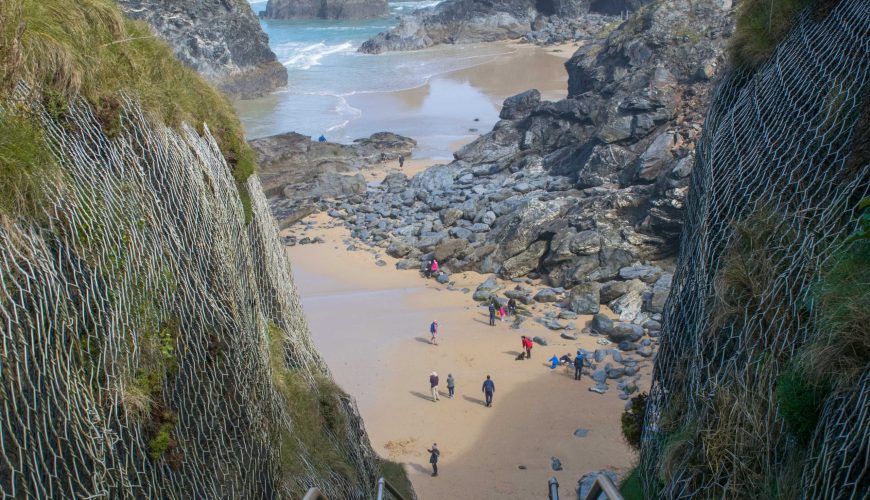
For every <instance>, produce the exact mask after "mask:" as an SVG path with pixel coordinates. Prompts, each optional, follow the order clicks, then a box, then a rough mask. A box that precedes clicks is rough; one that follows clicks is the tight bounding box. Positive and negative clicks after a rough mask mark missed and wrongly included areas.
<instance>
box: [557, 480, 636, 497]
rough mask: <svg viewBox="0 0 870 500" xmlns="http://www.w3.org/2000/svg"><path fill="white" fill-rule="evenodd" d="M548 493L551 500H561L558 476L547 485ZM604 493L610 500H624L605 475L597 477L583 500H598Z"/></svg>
mask: <svg viewBox="0 0 870 500" xmlns="http://www.w3.org/2000/svg"><path fill="white" fill-rule="evenodd" d="M547 493H548V498H549V499H550V500H559V481H558V480H557V479H556V476H553V477H551V478H550V481H549V482H548V484H547ZM602 493H604V495H605V496H606V497H607V498H608V499H609V500H624V499H623V498H622V495H621V494H620V493H619V489H618V488H617V487H616V485H615V484H613V481H611V480H610V478H609V477H607V476H605V475H604V474H598V475H597V476H596V477H595V482H594V483H592V489H590V490H589V493H587V494H586V497H585V498H583V500H597V499H598V496H599V495H601V494H602Z"/></svg>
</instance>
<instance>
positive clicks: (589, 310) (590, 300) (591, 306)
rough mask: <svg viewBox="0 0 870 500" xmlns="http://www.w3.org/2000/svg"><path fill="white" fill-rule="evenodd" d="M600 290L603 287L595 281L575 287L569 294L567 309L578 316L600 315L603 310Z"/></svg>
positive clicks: (566, 303)
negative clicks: (601, 309)
mask: <svg viewBox="0 0 870 500" xmlns="http://www.w3.org/2000/svg"><path fill="white" fill-rule="evenodd" d="M600 289H601V285H599V284H598V283H595V282H594V281H593V282H588V283H581V284H579V285H577V286H575V287H574V288H572V289H571V291H570V293H569V294H568V300H567V301H566V302H565V307H567V308H568V309H569V310H570V311H573V312H575V313H577V314H598V311H599V309H600V308H601V299H600V297H599V291H600Z"/></svg>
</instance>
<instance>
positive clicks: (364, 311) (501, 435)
mask: <svg viewBox="0 0 870 500" xmlns="http://www.w3.org/2000/svg"><path fill="white" fill-rule="evenodd" d="M406 168H408V167H407V165H406ZM309 220H314V221H316V223H317V226H316V227H315V228H314V229H311V230H308V231H307V232H306V233H305V234H306V235H307V236H311V237H314V236H322V237H324V238H325V239H326V243H325V244H317V245H305V246H296V247H292V248H289V249H288V250H287V253H288V255H289V257H290V260H291V264H292V265H293V269H294V275H295V281H296V285H297V287H298V289H299V292H300V294H301V296H302V303H303V307H304V310H305V314H306V317H307V319H308V322H309V324H310V325H311V331H312V335H313V338H314V341H315V343H316V345H317V347H318V349H319V350H320V352H321V353H322V354H323V356H324V357H325V358H326V361H327V363H328V365H329V366H330V368H331V369H332V371H333V374H334V375H335V379H336V380H337V382H338V383H339V384H340V385H341V386H342V387H343V388H344V389H345V390H346V391H347V392H348V393H349V394H351V395H352V396H353V397H355V398H356V400H357V402H358V404H359V407H360V411H361V413H362V416H363V418H364V420H365V424H366V427H367V429H368V432H369V436H370V438H371V441H372V445H373V446H374V448H375V450H376V451H377V452H378V453H380V454H381V455H382V456H384V457H387V458H390V459H391V460H395V461H399V462H403V463H405V464H406V469H407V470H408V473H409V476H410V478H411V481H412V482H413V484H414V487H415V489H416V491H417V493H418V495H419V497H420V498H422V499H424V500H425V499H461V498H474V499H489V498H492V499H496V498H543V497H544V495H545V491H546V487H547V480H548V478H550V477H551V476H553V475H555V476H556V477H557V478H558V480H559V482H560V484H561V485H562V491H563V493H564V494H567V495H568V496H570V495H571V494H570V492H571V491H572V490H573V489H574V488H575V487H576V481H577V479H579V477H580V476H581V475H583V474H584V473H586V472H589V471H594V470H600V469H603V468H608V469H613V470H617V471H621V472H624V471H626V469H627V468H628V467H630V465H631V464H632V462H633V460H634V455H633V453H632V452H631V451H630V449H629V448H628V447H627V446H626V445H625V444H624V443H623V441H622V438H621V434H620V430H619V429H620V424H619V421H620V414H621V412H622V410H623V408H624V405H625V402H624V401H622V400H620V399H619V398H618V397H617V394H618V391H617V390H616V387H615V383H611V384H610V385H611V390H610V391H609V393H608V394H605V395H598V394H595V393H592V392H589V391H588V388H589V387H590V386H591V379H590V378H589V377H588V375H586V376H584V378H583V380H581V381H580V382H577V381H574V380H573V377H572V374H571V373H570V372H569V371H568V370H567V369H565V368H562V367H560V368H557V369H556V370H550V368H549V366H548V365H547V363H546V360H547V359H548V358H549V357H551V356H552V355H554V354H555V355H558V356H561V355H562V354H565V353H568V352H570V353H573V352H574V351H575V350H576V348H577V347H583V348H585V349H587V350H594V349H595V348H599V347H602V346H601V345H599V344H596V341H597V340H598V339H597V338H596V337H591V336H589V335H584V334H581V335H580V339H579V340H578V341H569V340H564V339H562V338H560V337H559V334H558V333H555V332H551V331H549V330H546V329H545V328H544V327H543V326H541V325H539V324H538V323H536V322H534V321H532V320H530V319H529V320H526V321H525V322H524V323H523V325H522V327H521V328H520V329H519V330H515V329H511V328H510V326H509V323H501V322H499V323H498V324H497V325H496V326H495V327H490V326H489V325H488V314H487V312H486V310H485V309H484V308H482V307H479V306H477V305H476V304H475V303H474V301H473V300H472V298H471V294H470V293H462V292H461V291H449V290H447V289H446V285H439V284H437V283H436V282H435V281H434V280H425V279H423V278H422V277H421V276H420V275H419V274H418V273H417V272H414V271H397V270H395V267H394V263H395V260H394V259H392V258H390V257H388V256H386V255H383V256H380V257H379V258H381V259H383V260H384V261H385V262H386V266H383V267H378V266H377V265H376V264H375V260H376V258H375V256H374V255H373V254H372V253H370V252H369V251H366V250H359V251H347V250H346V249H345V247H346V244H345V243H344V240H346V238H347V237H348V233H347V230H346V229H345V228H343V227H341V226H337V227H329V226H333V225H334V222H331V221H330V219H329V218H328V217H327V216H326V215H324V214H319V215H317V216H314V217H313V218H312V219H309ZM293 231H294V230H291V231H289V232H293ZM301 232H302V229H301V228H300V227H299V226H296V229H295V234H297V235H298V234H301ZM451 279H452V280H453V281H454V282H455V287H456V288H458V289H461V288H463V287H467V288H469V289H471V290H472V291H473V290H474V288H475V287H476V286H477V285H478V284H479V283H481V282H482V281H483V280H484V279H485V276H481V275H477V274H475V273H470V272H469V273H461V274H457V275H454V276H451ZM506 286H511V285H510V284H506ZM531 307H532V310H533V312H535V313H536V316H537V315H539V314H540V313H541V312H543V311H546V310H555V308H553V307H552V306H545V305H536V306H531ZM435 319H437V320H438V322H439V325H440V329H439V342H438V345H431V344H430V343H429V333H428V327H429V324H430V322H431V321H432V320H435ZM588 319H589V318H588V317H581V318H578V319H577V320H576V321H575V323H576V324H577V326H578V327H579V328H582V327H583V326H585V324H586V322H587V321H588ZM520 335H539V336H541V337H543V338H545V339H547V341H548V342H549V346H546V347H545V346H538V345H536V346H535V348H534V349H533V351H532V356H533V359H532V360H528V361H517V360H515V357H516V355H517V354H518V353H519V352H520ZM611 347H612V346H611ZM650 364H651V363H650V362H649V361H644V362H643V363H642V365H641V366H642V368H641V374H642V375H643V379H642V380H641V384H640V386H641V387H645V386H646V385H647V384H648V382H647V381H648V377H649V371H650ZM432 371H437V372H438V374H439V375H440V377H441V393H442V397H441V400H440V401H438V402H437V403H436V402H432V401H431V400H430V395H429V393H430V391H429V385H428V378H429V374H430V373H431V372H432ZM448 373H452V374H453V376H454V377H455V378H456V386H457V388H456V398H455V399H452V400H451V399H447V397H446V392H447V389H446V385H445V383H446V382H445V381H446V378H447V374H448ZM487 374H490V375H492V377H493V380H494V381H495V384H496V392H495V399H494V405H493V407H492V408H486V407H485V406H483V404H482V403H483V402H482V400H483V395H482V393H481V384H482V382H483V380H484V379H485V377H486V375H487ZM577 428H586V429H589V435H588V436H587V437H585V438H577V437H574V436H573V432H574V430H575V429H577ZM433 442H437V443H438V446H439V448H440V449H441V452H442V454H441V460H440V462H439V472H440V474H439V477H437V478H433V477H430V476H429V473H430V468H429V464H428V454H427V453H426V448H427V447H428V446H430V445H431V444H432V443H433ZM553 456H555V457H558V458H559V459H560V460H561V461H562V465H563V467H564V470H562V471H560V472H553V471H552V470H551V468H550V457H553ZM521 465H522V466H525V469H524V470H523V469H519V466H521Z"/></svg>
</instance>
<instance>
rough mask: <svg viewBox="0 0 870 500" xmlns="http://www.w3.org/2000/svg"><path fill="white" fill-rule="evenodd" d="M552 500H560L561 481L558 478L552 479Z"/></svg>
mask: <svg viewBox="0 0 870 500" xmlns="http://www.w3.org/2000/svg"><path fill="white" fill-rule="evenodd" d="M550 500H559V481H558V480H557V479H556V476H553V477H551V478H550Z"/></svg>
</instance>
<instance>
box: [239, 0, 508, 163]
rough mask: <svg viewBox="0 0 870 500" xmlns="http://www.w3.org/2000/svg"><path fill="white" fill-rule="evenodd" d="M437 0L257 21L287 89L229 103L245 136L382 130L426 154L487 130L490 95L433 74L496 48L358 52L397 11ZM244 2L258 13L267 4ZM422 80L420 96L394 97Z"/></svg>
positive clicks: (489, 55)
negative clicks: (413, 141)
mask: <svg viewBox="0 0 870 500" xmlns="http://www.w3.org/2000/svg"><path fill="white" fill-rule="evenodd" d="M437 3H438V2H437V1H432V0H429V1H397V2H391V3H390V12H391V16H390V17H389V18H384V19H374V20H366V21H322V20H305V21H276V20H261V24H262V26H263V29H264V30H265V32H266V34H267V35H269V44H270V46H271V47H272V50H273V51H274V52H275V54H276V55H277V56H278V60H279V61H280V62H281V63H282V64H283V65H284V66H285V67H286V68H287V72H288V76H289V85H288V87H287V88H286V89H281V90H279V91H277V92H275V93H273V94H272V95H269V96H267V97H264V98H261V99H256V100H251V101H241V102H238V103H236V107H237V110H238V112H239V116H240V117H241V119H242V122H243V124H244V125H245V128H246V130H247V133H248V136H249V138H257V137H262V136H266V135H273V134H277V133H283V132H288V131H296V132H299V133H302V134H306V135H309V136H312V137H317V136H319V135H320V134H325V135H326V136H327V138H329V139H330V140H333V141H338V142H349V141H351V140H353V139H355V138H358V137H364V136H368V135H370V134H371V133H373V132H377V131H380V130H390V131H393V132H397V133H401V134H405V135H410V136H412V137H415V138H418V139H419V140H421V142H422V144H421V147H422V148H423V149H427V148H428V151H426V155H427V156H429V157H447V156H449V154H450V151H449V147H448V145H449V144H450V143H452V142H453V141H455V140H457V139H461V138H462V137H465V136H467V135H468V129H469V127H480V128H481V129H482V130H483V129H485V127H488V126H491V125H492V124H493V123H495V121H496V120H497V114H498V111H497V108H496V107H495V106H494V104H493V103H492V102H491V99H489V98H488V97H486V96H484V95H483V93H482V92H480V90H478V89H476V88H474V87H473V86H471V85H470V84H468V83H467V82H461V81H453V80H450V79H443V78H437V77H438V75H444V74H446V73H449V72H450V71H454V70H457V69H463V68H468V67H472V66H476V65H478V64H482V63H484V62H486V61H489V60H492V59H493V58H494V57H497V56H498V55H500V54H504V53H505V49H504V47H502V46H498V45H491V46H456V47H452V46H451V47H438V48H433V49H427V50H423V51H414V52H399V53H388V54H381V55H366V54H358V53H357V52H356V50H357V48H358V47H359V46H360V45H361V44H362V43H363V42H364V41H365V40H367V39H368V38H370V37H371V36H374V35H376V34H377V33H379V32H381V31H384V30H386V29H388V28H390V27H392V26H393V25H395V23H396V22H397V16H398V15H401V14H403V13H409V12H412V11H413V10H415V9H418V8H421V7H426V6H430V5H435V4H437ZM251 5H252V7H253V9H254V11H255V12H259V11H261V10H263V9H265V5H266V3H265V2H256V3H252V4H251ZM427 83H429V86H428V87H427V88H426V92H425V95H416V94H414V93H413V92H412V93H410V94H414V95H410V94H409V95H405V94H404V93H403V94H399V95H397V94H394V93H393V92H395V91H399V90H404V89H414V88H419V87H421V86H423V85H425V84H427ZM474 118H477V119H478V120H479V121H477V122H473V119H474Z"/></svg>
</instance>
